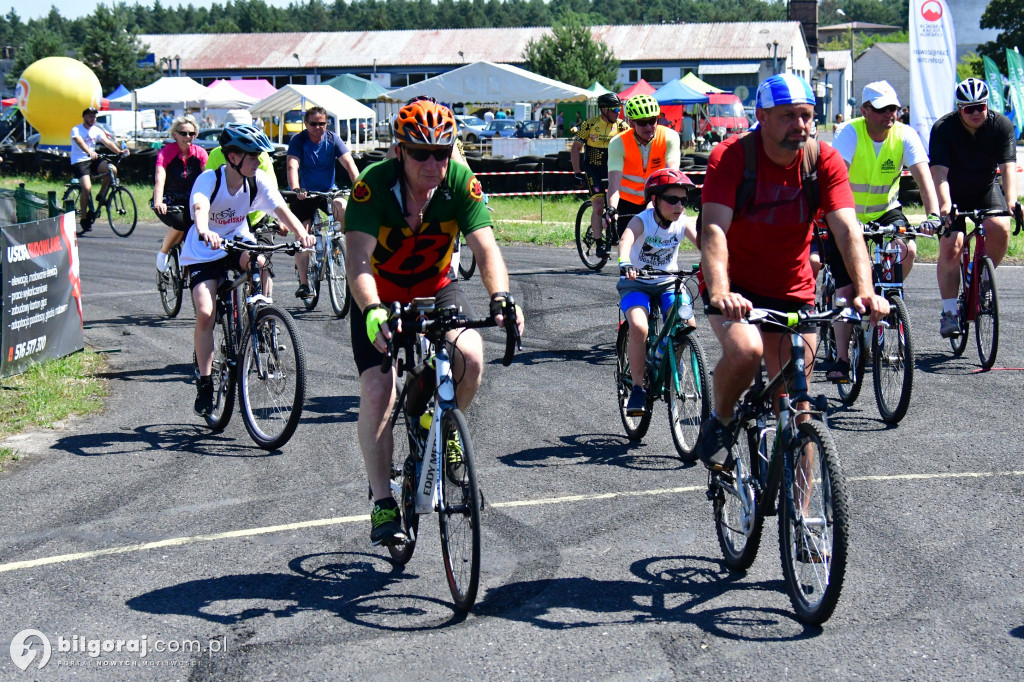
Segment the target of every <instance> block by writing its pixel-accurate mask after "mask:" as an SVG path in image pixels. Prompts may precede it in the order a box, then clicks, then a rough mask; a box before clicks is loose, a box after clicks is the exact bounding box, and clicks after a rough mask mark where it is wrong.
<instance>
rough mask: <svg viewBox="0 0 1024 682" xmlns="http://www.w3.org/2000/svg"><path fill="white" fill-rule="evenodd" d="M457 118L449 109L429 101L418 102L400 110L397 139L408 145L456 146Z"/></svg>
mask: <svg viewBox="0 0 1024 682" xmlns="http://www.w3.org/2000/svg"><path fill="white" fill-rule="evenodd" d="M456 137H457V135H456V132H455V117H454V116H453V115H452V112H451V110H450V109H449V108H448V107H445V106H441V105H440V104H437V103H435V102H431V101H429V100H416V101H414V102H410V103H409V104H406V105H405V106H404V107H402V108H401V109H399V111H398V116H397V117H396V118H395V138H396V139H397V140H398V141H399V142H406V143H408V144H432V145H441V146H447V147H450V146H452V145H454V144H455V139H456Z"/></svg>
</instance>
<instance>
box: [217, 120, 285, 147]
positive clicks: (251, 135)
mask: <svg viewBox="0 0 1024 682" xmlns="http://www.w3.org/2000/svg"><path fill="white" fill-rule="evenodd" d="M220 146H221V149H223V150H224V151H225V152H226V151H227V150H228V149H238V150H240V151H243V152H252V153H259V152H272V151H274V145H273V144H271V142H270V139H269V138H268V137H267V136H266V135H265V134H264V133H263V131H262V130H260V129H259V128H257V127H256V126H254V125H252V124H251V123H229V124H228V125H226V126H225V127H224V132H222V133H221V134H220Z"/></svg>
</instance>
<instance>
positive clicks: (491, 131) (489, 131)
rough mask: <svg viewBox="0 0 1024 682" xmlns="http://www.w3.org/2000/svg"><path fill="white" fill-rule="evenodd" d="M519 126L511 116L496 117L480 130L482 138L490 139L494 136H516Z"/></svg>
mask: <svg viewBox="0 0 1024 682" xmlns="http://www.w3.org/2000/svg"><path fill="white" fill-rule="evenodd" d="M518 127H519V126H518V124H517V123H516V122H515V121H513V120H512V119H510V118H496V119H494V120H493V121H491V122H490V123H488V124H487V127H486V128H484V129H483V130H481V131H480V139H483V140H489V139H491V138H492V137H515V136H516V129H517V128H518Z"/></svg>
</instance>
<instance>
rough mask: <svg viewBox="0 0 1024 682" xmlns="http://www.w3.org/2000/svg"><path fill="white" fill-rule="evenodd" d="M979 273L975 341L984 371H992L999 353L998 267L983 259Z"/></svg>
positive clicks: (989, 260)
mask: <svg viewBox="0 0 1024 682" xmlns="http://www.w3.org/2000/svg"><path fill="white" fill-rule="evenodd" d="M980 270H981V271H980V272H979V273H978V314H977V316H976V317H975V320H974V339H975V341H977V343H978V359H979V360H981V367H982V369H992V365H994V364H995V363H996V353H997V352H998V351H999V294H998V293H997V291H996V266H995V265H993V264H992V259H991V258H989V257H988V256H985V257H983V258H982V259H981V268H980Z"/></svg>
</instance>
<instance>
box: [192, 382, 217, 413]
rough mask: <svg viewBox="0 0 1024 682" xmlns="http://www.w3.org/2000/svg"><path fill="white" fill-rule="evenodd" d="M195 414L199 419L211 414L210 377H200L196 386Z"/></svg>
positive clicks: (211, 394) (211, 386) (211, 388)
mask: <svg viewBox="0 0 1024 682" xmlns="http://www.w3.org/2000/svg"><path fill="white" fill-rule="evenodd" d="M194 409H195V411H196V414H197V415H199V416H200V417H207V416H209V415H210V413H211V412H213V380H212V379H210V377H200V378H199V382H198V383H197V384H196V404H195V408H194Z"/></svg>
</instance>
